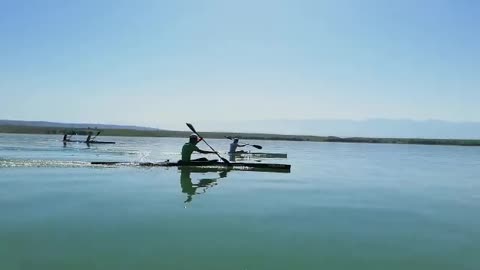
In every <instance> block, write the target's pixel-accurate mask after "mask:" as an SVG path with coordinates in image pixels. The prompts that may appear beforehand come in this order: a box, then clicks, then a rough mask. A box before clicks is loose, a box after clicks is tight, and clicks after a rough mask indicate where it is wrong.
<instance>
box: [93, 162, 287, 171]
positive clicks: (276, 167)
mask: <svg viewBox="0 0 480 270" xmlns="http://www.w3.org/2000/svg"><path fill="white" fill-rule="evenodd" d="M91 164H92V165H107V166H108V165H135V166H142V167H179V168H183V167H214V168H226V169H244V170H253V171H272V172H290V168H291V165H290V164H275V163H249V162H230V163H224V162H220V161H218V160H209V161H191V162H182V161H178V162H170V161H164V162H119V161H93V162H91Z"/></svg>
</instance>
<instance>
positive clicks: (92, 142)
mask: <svg viewBox="0 0 480 270" xmlns="http://www.w3.org/2000/svg"><path fill="white" fill-rule="evenodd" d="M63 142H64V143H86V144H115V142H104V141H89V142H87V141H79V140H67V141H63Z"/></svg>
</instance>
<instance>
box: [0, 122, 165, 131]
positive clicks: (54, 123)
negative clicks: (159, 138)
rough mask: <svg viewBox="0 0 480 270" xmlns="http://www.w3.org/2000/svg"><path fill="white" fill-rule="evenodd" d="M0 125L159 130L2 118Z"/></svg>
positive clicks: (155, 129)
mask: <svg viewBox="0 0 480 270" xmlns="http://www.w3.org/2000/svg"><path fill="white" fill-rule="evenodd" d="M0 126H23V127H53V128H69V129H88V128H91V129H124V130H140V131H159V130H160V129H158V128H150V127H140V126H128V125H127V126H125V125H106V124H95V123H90V124H88V123H57V122H46V121H17V120H0Z"/></svg>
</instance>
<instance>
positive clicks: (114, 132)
mask: <svg viewBox="0 0 480 270" xmlns="http://www.w3.org/2000/svg"><path fill="white" fill-rule="evenodd" d="M71 130H72V128H59V127H32V126H13V125H2V126H0V133H8V134H44V135H59V136H60V135H63V134H64V133H65V132H69V131H71ZM77 134H78V135H86V134H87V130H86V129H83V130H82V131H80V132H77ZM190 134H191V132H189V131H174V130H154V131H150V130H131V129H102V133H101V136H113V137H173V138H185V137H188V136H189V135H190ZM201 134H202V135H203V136H204V137H205V138H212V139H224V138H225V136H232V137H238V138H240V139H242V140H270V141H300V142H302V141H304V142H339V143H373V144H414V145H452V146H480V139H433V138H375V137H336V136H313V135H283V134H268V133H242V132H201Z"/></svg>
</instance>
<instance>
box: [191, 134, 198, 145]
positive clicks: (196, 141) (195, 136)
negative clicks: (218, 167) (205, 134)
mask: <svg viewBox="0 0 480 270" xmlns="http://www.w3.org/2000/svg"><path fill="white" fill-rule="evenodd" d="M189 141H190V143H194V144H196V143H198V136H197V135H196V134H192V135H190V138H189Z"/></svg>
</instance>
